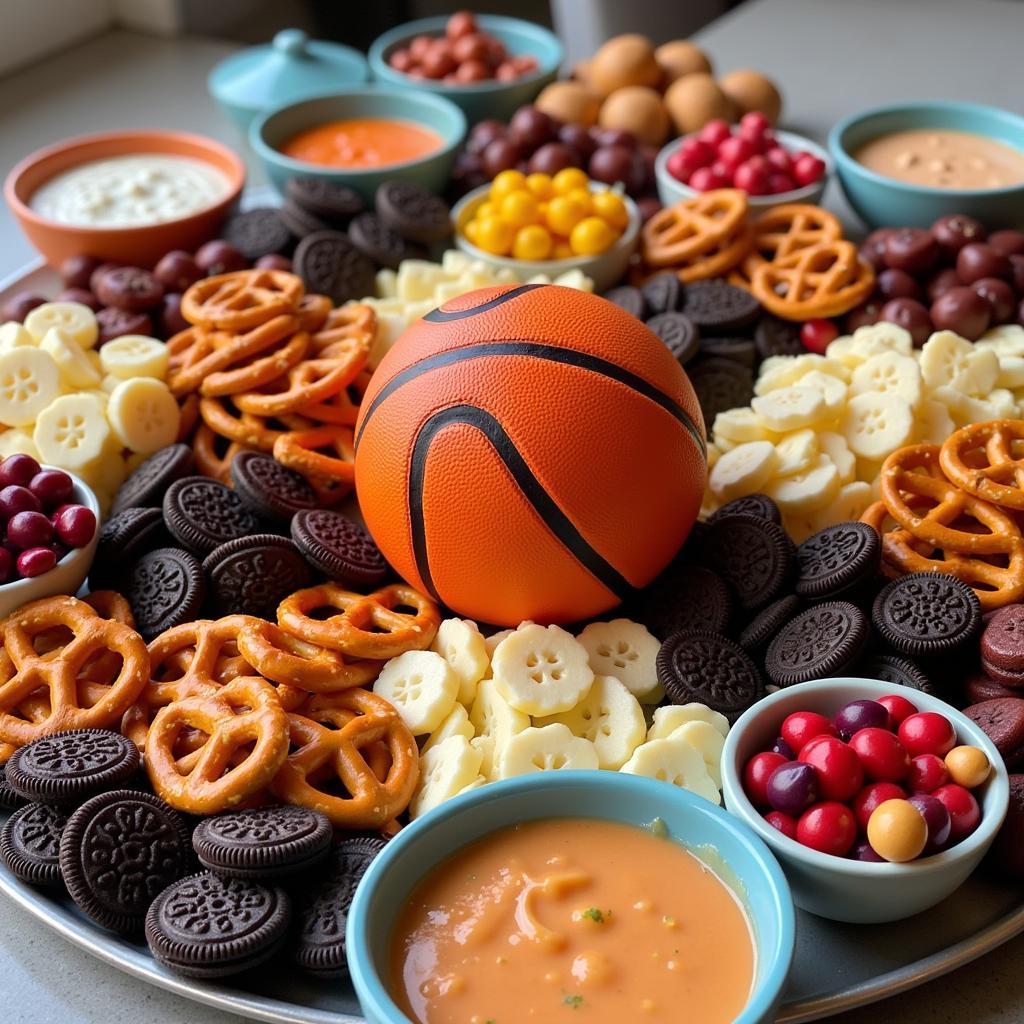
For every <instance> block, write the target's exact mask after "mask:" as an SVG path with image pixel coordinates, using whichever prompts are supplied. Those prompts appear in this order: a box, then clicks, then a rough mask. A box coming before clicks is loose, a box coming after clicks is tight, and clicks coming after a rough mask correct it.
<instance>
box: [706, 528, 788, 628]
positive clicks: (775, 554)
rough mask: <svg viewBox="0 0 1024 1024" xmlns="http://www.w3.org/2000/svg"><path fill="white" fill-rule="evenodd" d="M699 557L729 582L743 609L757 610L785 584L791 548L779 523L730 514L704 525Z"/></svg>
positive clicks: (782, 590) (785, 586) (777, 594)
mask: <svg viewBox="0 0 1024 1024" xmlns="http://www.w3.org/2000/svg"><path fill="white" fill-rule="evenodd" d="M701 559H702V561H703V562H704V564H705V565H707V566H708V567H709V568H711V569H714V570H715V572H717V573H718V574H719V575H720V576H721V577H722V578H723V579H724V580H725V581H726V583H728V584H729V586H730V587H731V588H732V590H733V592H734V593H735V594H736V596H737V598H738V599H739V603H740V607H741V608H743V610H744V611H757V610H758V609H760V608H763V607H764V606H765V605H766V604H770V603H771V602H772V601H774V600H775V599H776V598H777V597H779V596H781V595H782V594H783V593H784V592H785V591H786V590H787V588H788V587H789V583H790V580H791V578H792V575H793V568H794V563H795V552H794V547H793V542H792V541H791V540H790V539H789V537H788V536H787V535H786V531H785V530H783V529H782V527H781V526H776V525H775V523H772V522H769V521H768V520H767V519H758V518H757V517H755V516H751V515H730V516H724V517H723V518H721V519H716V520H715V522H713V523H712V524H711V525H710V526H709V527H708V530H707V533H705V534H704V538H703V543H702V545H701Z"/></svg>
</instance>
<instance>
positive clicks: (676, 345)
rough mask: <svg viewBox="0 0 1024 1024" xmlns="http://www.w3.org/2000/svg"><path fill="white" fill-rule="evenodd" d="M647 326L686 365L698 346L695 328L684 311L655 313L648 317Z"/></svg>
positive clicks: (698, 341)
mask: <svg viewBox="0 0 1024 1024" xmlns="http://www.w3.org/2000/svg"><path fill="white" fill-rule="evenodd" d="M647 326H648V327H649V328H650V329H651V330H652V331H653V332H654V333H655V334H656V335H657V336H658V337H659V338H661V340H662V341H663V342H664V343H665V345H666V347H667V348H668V350H669V352H671V353H672V355H674V356H675V357H676V359H678V360H679V363H680V364H681V365H682V366H686V364H687V363H688V362H690V360H691V359H693V357H694V356H695V355H696V354H697V352H698V350H699V348H700V340H699V338H698V336H697V328H696V327H695V326H694V324H693V321H692V320H691V319H690V318H689V317H688V316H687V315H686V314H685V313H677V312H675V311H674V310H669V311H668V312H667V313H655V315H654V316H652V317H650V318H649V319H648V321H647Z"/></svg>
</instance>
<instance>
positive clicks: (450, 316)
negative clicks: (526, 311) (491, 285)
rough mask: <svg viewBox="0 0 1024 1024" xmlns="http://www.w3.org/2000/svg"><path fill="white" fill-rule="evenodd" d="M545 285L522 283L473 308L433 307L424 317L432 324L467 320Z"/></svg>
mask: <svg viewBox="0 0 1024 1024" xmlns="http://www.w3.org/2000/svg"><path fill="white" fill-rule="evenodd" d="M545 287H547V286H546V285H543V284H521V285H520V286H519V287H518V288H513V289H512V291H510V292H505V294H504V295H499V296H498V297H497V298H496V299H491V300H490V301H489V302H484V303H482V304H481V305H479V306H473V308H472V309H457V310H453V311H452V312H446V311H445V310H443V309H441V308H438V309H432V310H431V311H430V312H429V313H426V314H424V316H423V319H424V320H429V321H430V322H431V323H432V324H446V323H448V321H449V320H465V319H466V317H468V316H476V315H477V313H486V312H487V310H489V309H494V307H495V306H503V305H504V304H505V303H506V302H508V301H509V300H510V299H514V298H516V297H517V296H519V295H523V294H524V293H525V292H532V291H533V289H534V288H545Z"/></svg>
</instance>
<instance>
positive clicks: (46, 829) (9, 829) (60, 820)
mask: <svg viewBox="0 0 1024 1024" xmlns="http://www.w3.org/2000/svg"><path fill="white" fill-rule="evenodd" d="M67 820H68V818H67V815H66V814H65V813H64V811H62V810H61V809H60V808H59V807H54V806H53V805H52V804H26V805H25V806H24V807H22V808H20V809H19V810H17V811H14V813H13V814H11V816H10V817H9V818H8V819H7V821H6V822H5V823H4V827H3V828H2V829H0V861H3V863H4V865H5V866H6V868H7V870H8V871H10V873H11V874H12V875H14V877H15V878H20V879H21V880H22V881H23V882H29V883H30V884H31V885H58V884H59V883H60V834H61V832H63V831H64V826H65V825H66V824H67Z"/></svg>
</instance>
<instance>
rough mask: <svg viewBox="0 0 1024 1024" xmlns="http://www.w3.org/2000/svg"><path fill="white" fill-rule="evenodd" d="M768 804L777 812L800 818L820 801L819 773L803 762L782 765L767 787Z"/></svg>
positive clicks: (773, 774) (774, 773) (773, 773)
mask: <svg viewBox="0 0 1024 1024" xmlns="http://www.w3.org/2000/svg"><path fill="white" fill-rule="evenodd" d="M767 797H768V803H770V804H771V806H772V808H773V809H774V810H776V811H782V813H783V814H791V815H792V816H793V817H794V818H798V817H800V815H801V814H803V812H804V811H806V810H807V808H808V807H810V806H811V804H813V803H814V802H815V801H816V800H817V799H818V772H817V769H816V768H815V767H814V766H813V765H809V764H805V763H804V762H802V761H790V762H788V763H787V764H780V765H779V767H778V768H776V769H775V771H773V772H772V774H771V777H770V778H769V779H768V786H767Z"/></svg>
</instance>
